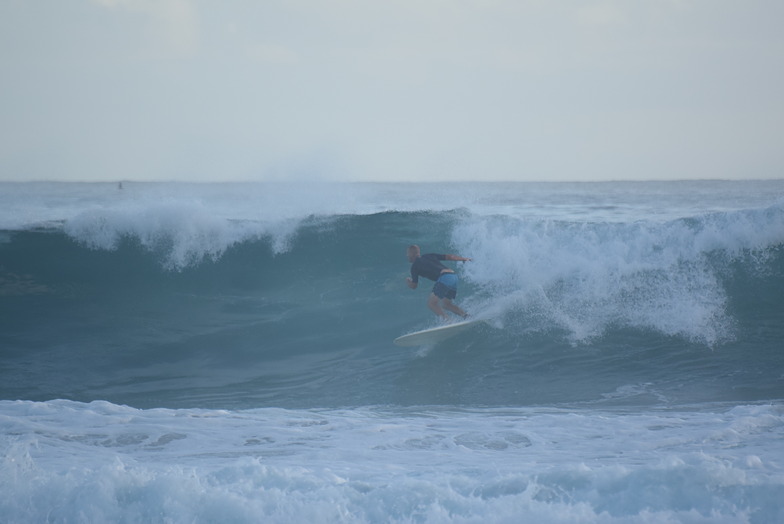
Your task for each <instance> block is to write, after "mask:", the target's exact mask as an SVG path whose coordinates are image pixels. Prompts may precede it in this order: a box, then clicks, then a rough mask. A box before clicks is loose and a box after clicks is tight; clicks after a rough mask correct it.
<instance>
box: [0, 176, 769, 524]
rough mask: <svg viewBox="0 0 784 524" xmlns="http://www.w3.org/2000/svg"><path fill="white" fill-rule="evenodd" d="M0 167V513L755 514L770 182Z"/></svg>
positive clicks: (607, 518)
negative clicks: (368, 178) (452, 303)
mask: <svg viewBox="0 0 784 524" xmlns="http://www.w3.org/2000/svg"><path fill="white" fill-rule="evenodd" d="M0 189H2V191H0V204H2V206H0V209H2V211H0V229H2V233H0V313H2V314H1V315H0V376H2V378H3V380H2V381H1V383H0V399H2V400H0V428H2V442H0V450H1V451H2V453H3V454H4V455H3V456H4V459H3V462H2V465H0V468H2V475H0V477H2V478H5V479H9V478H14V479H17V481H15V482H13V483H10V484H9V483H6V485H4V486H3V488H4V489H3V492H4V493H5V495H3V496H0V513H1V514H2V515H4V516H7V517H8V519H7V520H8V521H10V522H14V521H29V520H31V519H32V520H36V518H35V517H41V515H45V514H49V515H55V516H56V517H55V520H58V519H59V520H62V521H78V520H80V518H82V517H79V515H88V516H89V517H91V518H98V517H105V518H109V519H113V520H117V519H119V520H140V519H141V520H145V519H146V517H149V515H148V514H147V513H145V512H146V511H148V509H149V508H153V509H154V508H157V509H155V511H157V512H158V513H156V515H166V518H168V519H170V520H172V521H175V522H179V521H192V520H194V519H196V520H198V521H201V520H204V521H212V520H223V519H224V518H230V517H236V519H237V520H239V521H249V522H250V521H254V520H256V519H258V518H260V517H265V516H266V517H267V518H270V519H272V520H273V521H284V520H290V519H297V518H308V517H314V518H315V519H316V521H319V520H322V521H352V522H353V521H358V522H366V521H379V520H389V519H391V520H400V521H404V522H431V521H432V522H442V521H461V520H462V521H479V520H481V521H494V520H495V521H500V522H503V521H509V520H513V519H517V518H520V517H521V516H522V517H528V518H537V519H539V520H541V521H543V522H548V521H552V522H558V521H570V519H571V520H574V519H578V520H584V521H596V522H616V521H617V522H634V521H639V522H643V521H647V520H651V519H653V520H665V521H666V520H668V519H669V520H671V521H684V520H687V521H693V522H715V521H719V522H721V521H726V522H747V521H748V522H767V521H775V520H777V519H778V518H779V517H781V516H782V515H781V513H780V511H781V510H780V509H778V504H777V501H778V500H780V496H781V495H783V494H784V487H783V486H784V482H783V479H784V474H783V470H782V464H781V462H780V459H779V457H780V456H781V453H782V449H781V444H780V442H782V439H781V437H782V436H784V435H782V428H784V424H782V421H783V420H784V418H783V417H782V414H783V413H782V407H781V399H782V397H783V396H784V395H783V393H784V357H783V356H782V341H783V340H784V303H783V302H782V300H784V298H782V297H784V247H782V246H784V201H783V200H782V199H781V195H784V183H782V182H781V181H767V182H755V183H748V182H746V183H728V182H683V183H673V184H662V183H634V184H454V185H448V186H442V185H416V184H358V185H329V184H316V185H310V186H306V185H286V184H277V185H276V184H272V185H265V184H227V185H209V184H206V185H187V184H131V183H126V184H123V189H122V190H120V189H118V188H117V186H116V185H107V184H2V185H1V186H0ZM411 243H416V244H419V245H421V246H422V249H423V252H441V253H458V254H461V255H464V256H468V257H471V258H472V259H473V261H472V262H470V263H450V265H452V266H453V267H454V268H455V269H456V271H457V272H458V274H459V276H460V289H459V295H458V302H459V303H460V304H461V305H462V306H463V307H464V308H466V309H468V310H469V311H470V312H471V313H472V315H474V316H475V317H477V318H482V319H486V320H487V321H488V322H487V323H486V324H485V325H483V326H482V327H479V328H477V329H475V330H472V331H470V332H468V333H466V334H465V335H461V336H459V337H457V338H456V339H452V340H450V341H449V342H447V343H442V344H439V345H436V346H432V347H423V348H411V349H401V348H397V347H395V346H393V345H392V342H391V341H392V340H393V339H394V338H395V337H397V336H399V335H401V334H404V333H406V332H410V331H414V330H416V329H421V328H423V327H426V326H429V325H433V324H434V323H435V320H434V319H433V318H432V314H431V313H430V312H429V310H428V309H427V307H426V305H425V300H426V297H427V294H428V289H429V288H428V286H420V289H418V290H416V291H413V292H412V291H411V290H409V289H408V288H407V287H406V286H405V282H404V279H405V276H406V275H407V274H408V269H409V265H408V263H407V261H406V258H405V248H406V246H407V245H409V244H411ZM608 420H610V421H611V424H610V425H609V426H608V422H607V421H608ZM608 427H611V428H612V429H608ZM219 441H220V442H221V443H220V444H218V442H219ZM63 457H76V458H77V460H76V461H70V460H68V459H64V458H63ZM77 462H78V464H79V465H77ZM107 464H112V465H107ZM393 465H394V467H393ZM189 472H190V473H189ZM194 475H195V476H194ZM187 479H192V480H187ZM677 479H680V480H677ZM183 482H186V484H187V483H191V484H189V485H190V488H189V490H188V491H187V492H186V491H182V490H180V489H179V488H177V487H176V486H178V485H181V484H182V483H183ZM95 486H100V487H101V488H100V489H99V490H97V492H95V493H94V494H93V495H90V496H88V495H87V493H88V492H93V491H96V490H94V489H92V488H93V487H95ZM156 486H157V487H156ZM392 486H396V487H395V488H393V487H392ZM652 487H653V489H654V491H656V490H658V492H659V493H661V494H662V497H661V498H658V499H656V498H654V497H652V495H651V489H652ZM53 493H54V494H55V495H52V494H53ZM121 493H124V494H125V495H122V496H121V495H120V494H121ZM187 493H198V494H200V496H201V497H202V498H199V499H193V498H192V496H191V495H188V494H187ZM230 493H231V494H232V495H231V496H230V495H229V494H230ZM52 497H54V498H52ZM55 499H56V500H57V502H55ZM195 500H201V501H203V502H195ZM20 501H28V503H24V502H20ZM284 501H285V502H284ZM39 507H40V508H41V510H40V512H39V510H38V509H37V508H39ZM55 508H56V509H55ZM142 508H148V509H142ZM271 508H275V509H271ZM150 511H153V510H150ZM319 515H321V516H322V517H318V516H319ZM46 518H50V517H44V520H46ZM166 518H160V520H162V521H163V520H166ZM157 519H158V517H155V518H152V520H157ZM646 519H647V520H646ZM771 519H772V520H771ZM88 520H89V519H88Z"/></svg>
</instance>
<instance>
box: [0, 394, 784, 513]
mask: <svg viewBox="0 0 784 524" xmlns="http://www.w3.org/2000/svg"><path fill="white" fill-rule="evenodd" d="M0 425H2V429H3V432H2V441H0V449H1V450H2V462H0V464H1V466H0V467H2V471H1V472H0V473H2V474H0V483H1V484H2V490H0V513H2V514H3V515H4V518H5V520H6V521H8V522H15V521H45V520H47V519H49V520H55V521H81V520H85V521H97V520H104V521H141V520H145V521H175V522H190V521H193V520H199V521H225V520H231V521H233V522H254V521H258V520H259V519H265V520H272V521H276V522H279V521H292V520H297V521H302V520H304V519H309V521H312V522H345V521H349V522H375V521H379V520H384V521H401V522H411V521H417V522H445V521H449V522H477V521H483V522H508V521H510V520H518V519H521V518H522V519H538V520H539V521H546V522H571V521H574V520H575V519H576V520H580V521H583V522H650V521H656V522H668V521H673V522H683V521H688V522H738V521H746V520H751V521H762V522H774V521H778V520H780V519H781V517H782V516H784V514H782V509H781V507H780V504H779V500H780V497H781V496H782V495H784V470H783V469H782V464H781V463H780V461H779V457H780V456H781V452H782V444H781V443H782V442H784V438H783V437H784V409H783V408H782V407H781V406H771V405H751V406H738V407H730V408H728V407H723V406H721V405H715V406H712V407H710V408H708V407H707V406H702V407H701V408H700V410H699V411H689V410H685V411H684V410H681V411H659V412H652V413H647V414H626V413H623V412H611V411H598V412H593V411H581V410H578V411H576V412H571V411H565V410H553V409H496V410H476V409H475V410H459V411H453V410H448V409H447V410H444V409H435V410H434V409H422V408H417V409H409V410H399V409H397V410H395V409H389V408H373V407H367V408H362V409H358V410H351V411H348V410H338V411H334V410H311V411H291V410H279V409H264V410H251V411H239V412H233V411H205V410H176V411H175V410H148V411H143V410H136V409H132V408H127V407H121V406H115V405H112V404H108V403H104V402H96V403H91V404H79V403H72V402H64V401H52V402H47V403H31V402H7V401H6V402H0ZM708 443H710V447H709V448H708V449H712V450H715V451H706V447H707V444H708Z"/></svg>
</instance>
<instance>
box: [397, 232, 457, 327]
mask: <svg viewBox="0 0 784 524" xmlns="http://www.w3.org/2000/svg"><path fill="white" fill-rule="evenodd" d="M407 254H408V261H409V262H411V276H410V277H406V282H407V283H408V287H410V288H411V289H416V288H417V286H418V285H419V277H420V276H423V277H425V278H427V279H428V280H433V281H434V282H435V285H434V286H433V292H432V293H430V296H429V297H428V299H427V306H428V307H429V308H430V309H431V310H432V311H433V313H435V314H436V315H438V316H439V317H441V318H442V319H444V320H449V316H448V315H447V314H446V313H445V312H444V309H446V310H447V311H451V312H452V313H454V314H455V315H459V316H461V317H463V318H468V313H466V312H465V311H463V310H462V309H460V308H459V307H458V306H457V305H456V304H455V303H453V302H452V300H454V298H455V297H456V296H457V275H456V274H455V272H454V271H453V270H451V269H449V268H448V267H446V266H445V265H444V264H442V263H441V261H442V260H454V261H458V262H469V261H470V260H471V259H470V258H465V257H461V256H458V255H442V254H437V253H428V254H425V255H422V254H420V251H419V246H417V245H411V246H408V250H407ZM441 304H443V308H442V307H441Z"/></svg>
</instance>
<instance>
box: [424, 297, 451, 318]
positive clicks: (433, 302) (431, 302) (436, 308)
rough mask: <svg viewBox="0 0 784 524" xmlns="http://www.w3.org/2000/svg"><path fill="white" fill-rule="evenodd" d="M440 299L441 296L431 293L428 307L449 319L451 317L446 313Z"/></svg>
mask: <svg viewBox="0 0 784 524" xmlns="http://www.w3.org/2000/svg"><path fill="white" fill-rule="evenodd" d="M438 301H439V298H438V297H437V296H436V295H435V294H433V293H430V297H428V299H427V307H429V308H430V309H431V310H432V311H433V313H435V314H436V315H438V316H439V317H441V318H443V319H444V320H449V317H448V316H447V314H446V313H444V310H443V309H441V305H440V304H439V303H438Z"/></svg>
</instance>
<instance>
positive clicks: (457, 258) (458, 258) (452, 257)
mask: <svg viewBox="0 0 784 524" xmlns="http://www.w3.org/2000/svg"><path fill="white" fill-rule="evenodd" d="M444 256H445V257H446V259H447V260H453V261H455V262H471V259H470V258H466V257H461V256H460V255H444Z"/></svg>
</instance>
